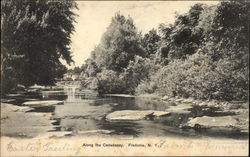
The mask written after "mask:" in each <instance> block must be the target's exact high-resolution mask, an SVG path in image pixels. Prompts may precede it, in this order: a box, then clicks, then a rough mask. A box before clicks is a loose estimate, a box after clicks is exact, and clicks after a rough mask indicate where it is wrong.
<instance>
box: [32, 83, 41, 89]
mask: <svg viewBox="0 0 250 157" xmlns="http://www.w3.org/2000/svg"><path fill="white" fill-rule="evenodd" d="M29 88H31V89H45V86H40V85H37V84H35V85H33V86H30V87H29Z"/></svg>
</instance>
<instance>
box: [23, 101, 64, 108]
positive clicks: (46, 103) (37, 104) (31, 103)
mask: <svg viewBox="0 0 250 157" xmlns="http://www.w3.org/2000/svg"><path fill="white" fill-rule="evenodd" d="M62 103H63V101H56V100H43V101H27V102H24V103H23V104H22V105H24V106H32V107H41V106H51V105H58V104H62Z"/></svg>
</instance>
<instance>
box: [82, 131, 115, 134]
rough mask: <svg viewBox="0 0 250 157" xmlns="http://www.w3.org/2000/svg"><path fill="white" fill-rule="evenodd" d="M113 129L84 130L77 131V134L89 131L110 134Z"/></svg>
mask: <svg viewBox="0 0 250 157" xmlns="http://www.w3.org/2000/svg"><path fill="white" fill-rule="evenodd" d="M112 132H114V131H112V130H85V131H81V130H79V131H77V133H78V134H89V133H101V134H110V133H112Z"/></svg>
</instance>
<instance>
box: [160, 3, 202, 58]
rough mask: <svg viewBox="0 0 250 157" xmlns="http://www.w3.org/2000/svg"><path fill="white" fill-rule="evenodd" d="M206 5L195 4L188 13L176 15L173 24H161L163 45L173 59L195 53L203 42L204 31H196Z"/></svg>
mask: <svg viewBox="0 0 250 157" xmlns="http://www.w3.org/2000/svg"><path fill="white" fill-rule="evenodd" d="M206 7H207V6H206V5H203V4H195V5H194V6H192V7H191V8H190V10H189V12H188V13H186V14H183V15H176V20H175V23H174V24H173V25H170V26H164V25H160V27H159V28H160V31H161V34H162V36H163V37H162V39H163V42H162V46H164V47H165V49H166V50H167V52H165V53H166V54H167V55H165V56H167V57H169V58H170V59H171V60H172V59H185V58H186V57H187V56H188V55H192V54H194V53H195V52H196V51H197V50H198V48H199V46H200V45H201V43H202V41H203V40H202V39H203V36H202V35H203V34H202V31H195V28H196V26H197V25H198V22H199V17H200V14H201V13H202V12H203V10H204V8H206Z"/></svg>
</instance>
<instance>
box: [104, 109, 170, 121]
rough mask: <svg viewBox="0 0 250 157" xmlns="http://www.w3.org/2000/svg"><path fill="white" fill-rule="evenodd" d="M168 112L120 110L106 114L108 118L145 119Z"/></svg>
mask: <svg viewBox="0 0 250 157" xmlns="http://www.w3.org/2000/svg"><path fill="white" fill-rule="evenodd" d="M167 114H169V112H165V111H153V110H143V111H141V110H140V111H138V110H122V111H115V112H112V113H110V114H108V115H107V116H106V119H108V120H141V119H145V118H146V117H147V116H149V115H150V116H156V117H160V116H163V115H167Z"/></svg>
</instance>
